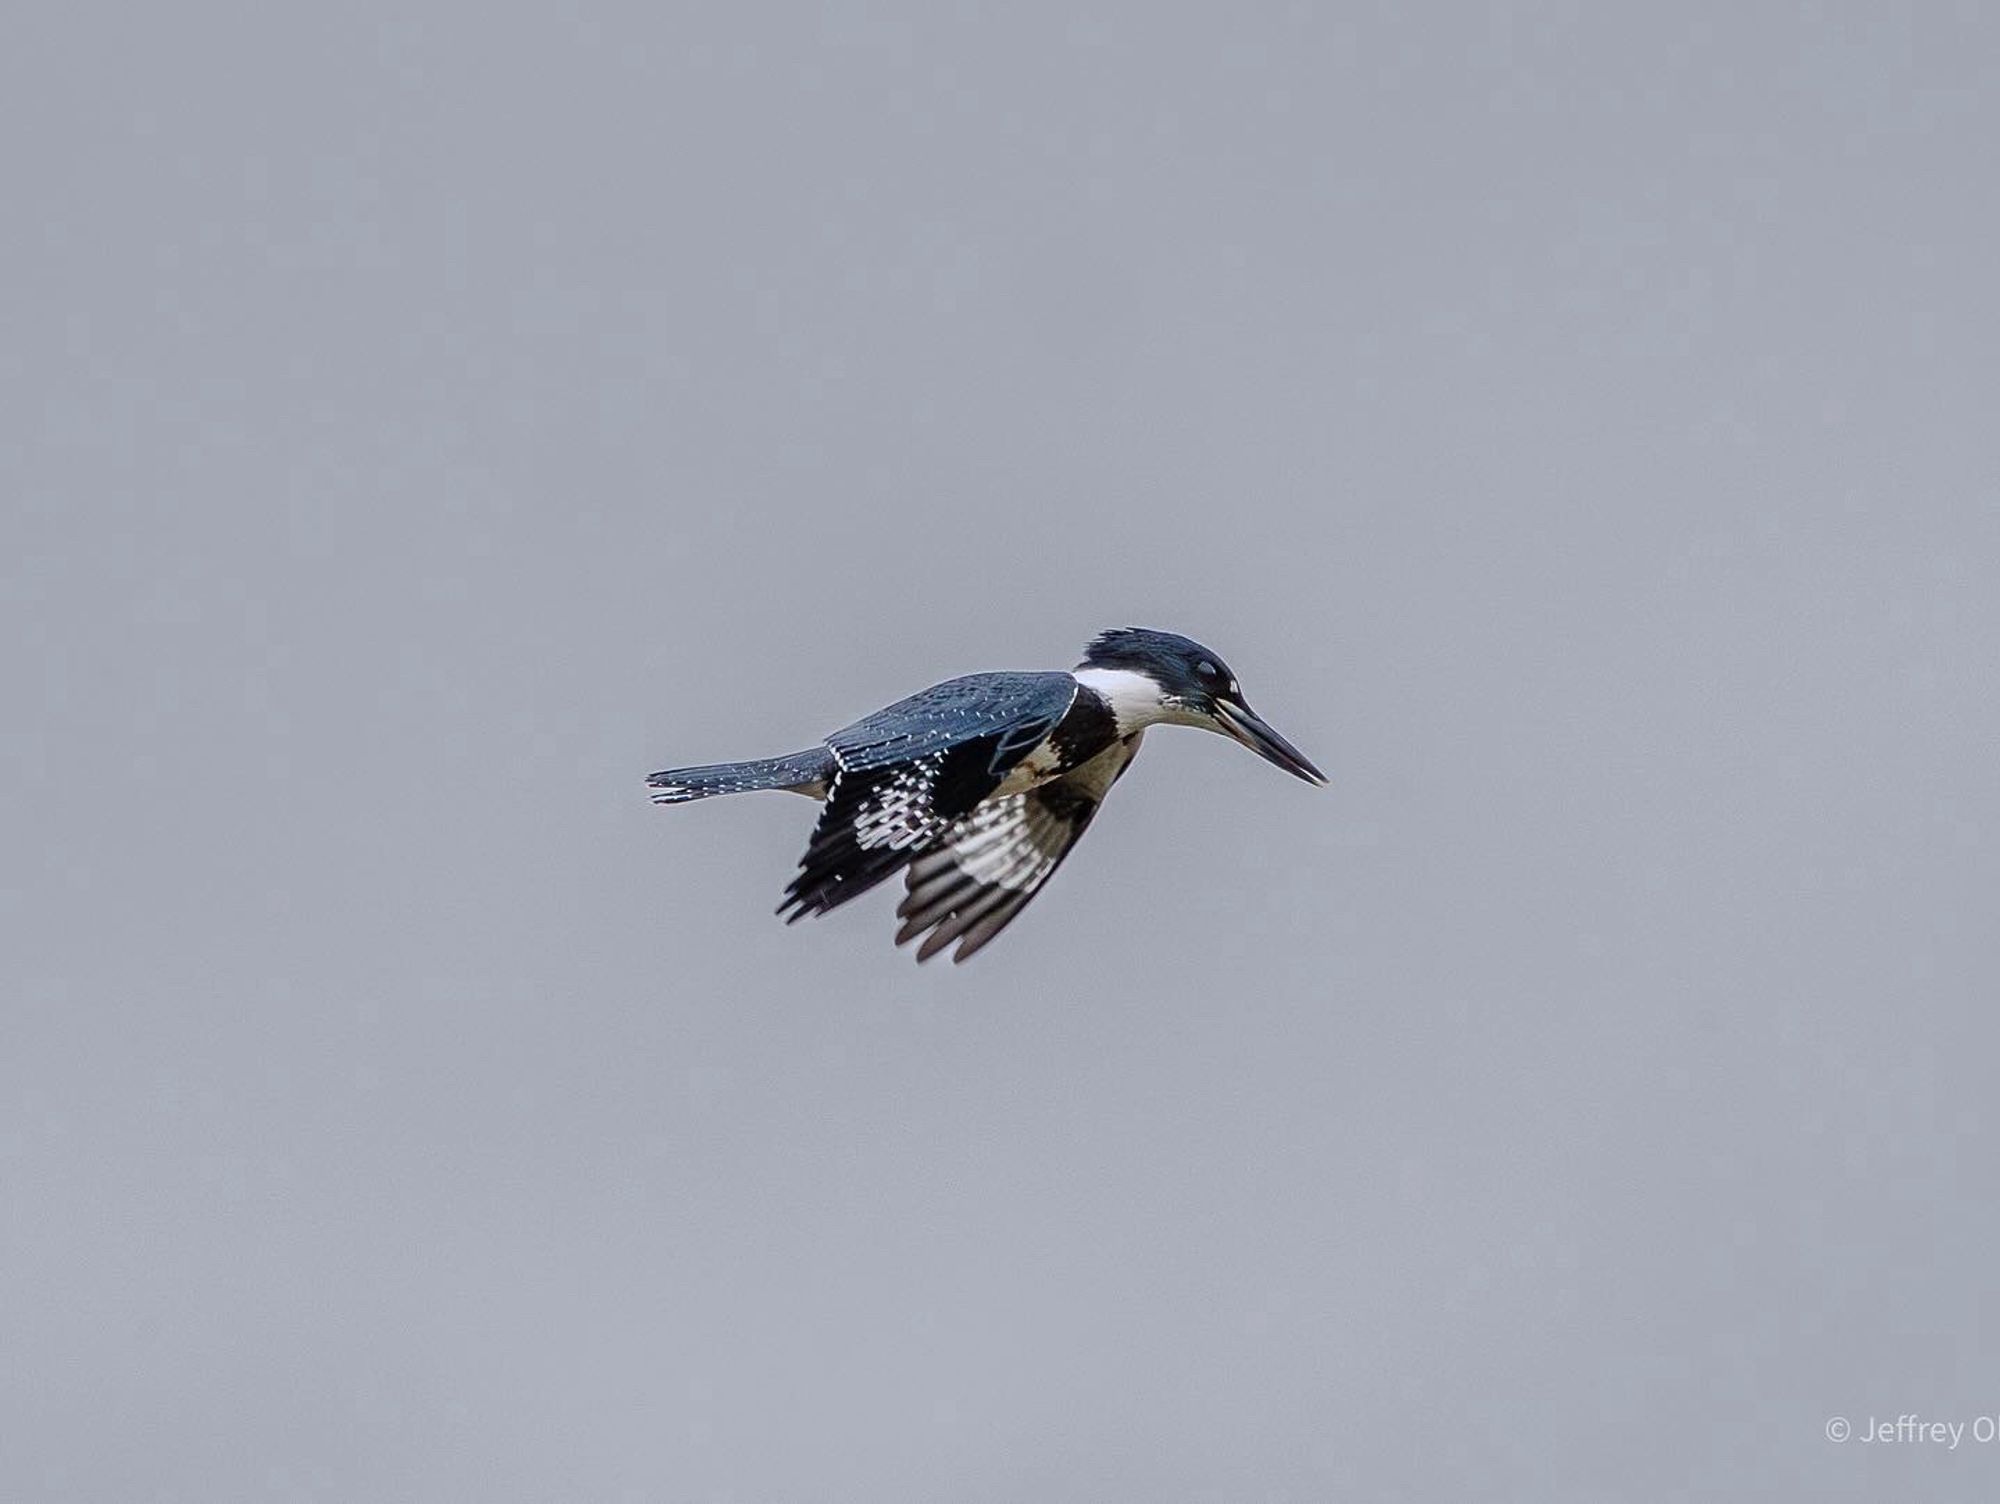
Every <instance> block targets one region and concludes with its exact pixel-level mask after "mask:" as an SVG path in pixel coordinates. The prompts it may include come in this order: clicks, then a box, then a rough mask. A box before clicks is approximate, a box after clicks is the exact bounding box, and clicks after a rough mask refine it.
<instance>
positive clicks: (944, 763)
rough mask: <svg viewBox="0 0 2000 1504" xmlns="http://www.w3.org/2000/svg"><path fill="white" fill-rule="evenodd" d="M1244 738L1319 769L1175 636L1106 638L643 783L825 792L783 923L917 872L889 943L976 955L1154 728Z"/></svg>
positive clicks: (674, 800)
mask: <svg viewBox="0 0 2000 1504" xmlns="http://www.w3.org/2000/svg"><path fill="white" fill-rule="evenodd" d="M1162 723H1165V724H1167V725H1176V726H1200V727H1202V728H1204V729H1206V730H1209V731H1218V732H1221V733H1223V734H1224V735H1227V736H1232V737H1234V738H1235V739H1236V740H1237V741H1239V742H1241V743H1243V745H1244V746H1246V747H1248V748H1249V749H1250V750H1251V751H1253V752H1255V753H1257V754H1258V756H1260V757H1262V758H1264V759H1266V760H1267V761H1269V762H1273V763H1275V764H1277V765H1278V766H1279V767H1281V768H1283V769H1284V770H1285V771H1286V772H1287V773H1291V774H1294V775H1295V776H1297V777H1299V778H1303V779H1305V780H1306V781H1307V782H1308V783H1317V784H1323V783H1325V782H1326V775H1325V774H1324V773H1322V772H1320V770H1319V769H1318V768H1316V767H1314V766H1313V765H1312V764H1311V763H1310V762H1308V761H1307V760H1306V757H1305V754H1304V753H1302V752H1300V751H1299V750H1298V748H1296V747H1294V746H1293V745H1292V744H1291V743H1290V742H1288V741H1286V740H1285V739H1284V738H1283V737H1282V736H1280V735H1278V733H1277V732H1276V731H1274V730H1272V729H1271V727H1270V726H1268V725H1266V724H1265V723H1264V721H1263V719H1262V718H1261V717H1259V716H1258V715H1257V714H1256V712H1255V711H1253V710H1251V708H1250V707H1249V705H1248V704H1247V703H1246V702H1245V701H1244V699H1243V694H1242V691H1241V690H1240V689H1239V688H1238V687H1237V683H1236V675H1235V674H1233V673H1231V672H1230V670H1229V666H1228V665H1227V664H1225V663H1224V662H1223V661H1222V659H1221V658H1219V657H1217V656H1216V655H1215V654H1214V653H1212V652H1210V651H1209V650H1208V649H1207V648H1205V647H1203V646H1202V645H1201V644H1200V643H1198V642H1192V641H1190V640H1189V639H1187V638H1185V637H1180V636H1177V635H1176V634H1174V633H1172V632H1154V631H1149V630H1147V629H1145V628H1143V627H1125V628H1122V629H1120V630H1117V631H1112V632H1105V633H1102V634H1101V635H1099V636H1098V637H1096V638H1095V639H1093V640H1092V642H1091V643H1090V645H1089V646H1088V647H1086V648H1085V649H1084V651H1083V662H1081V663H1080V664H1078V665H1077V666H1076V669H1075V670H1074V671H1073V672H1071V673H1060V672H1054V673H1000V674H971V675H968V676H967V677H965V678H963V679H947V680H946V681H945V682H944V683H942V684H934V685H932V686H931V687H930V688H929V689H925V690H919V691H918V692H917V693H916V694H913V695H911V696H910V697H909V698H908V699H906V700H898V701H897V702H896V703H895V704H894V705H891V706H889V707H888V708H887V709H886V710H878V711H876V712H875V713H874V714H873V715H871V716H867V717H865V718H864V719H862V720H859V721H856V722H855V723H854V724H853V725H852V726H849V727H847V728H846V729H845V730H841V731H836V732H834V733H833V734H832V735H831V736H829V737H827V738H826V740H825V741H823V742H821V743H820V745H818V746H816V747H813V748H810V749H808V750H807V751H804V752H794V753H792V754H790V755H789V756H786V757H770V758H763V759H761V760H758V761H754V762H725V763H717V764H715V765H713V766H710V767H700V768H670V769H668V770H667V771H666V772H664V773H655V774H653V776H652V777H650V778H649V779H647V780H646V782H647V784H648V786H649V787H651V788H652V789H653V790H654V793H653V800H654V802H655V803H658V804H684V803H686V802H688V801H689V800H692V799H706V798H708V797H710V796H711V795H714V794H740V793H745V792H747V791H749V790H752V789H785V790H789V791H790V792H792V793H795V794H805V795H807V796H809V797H811V798H814V799H823V800H825V801H826V809H825V811H824V813H822V814H821V816H820V820H819V825H818V827H817V828H816V829H815V830H814V831H813V836H812V840H811V841H810V842H809V843H808V844H807V846H806V851H805V855H804V856H803V857H802V858H801V859H800V861H799V873H798V876H797V877H795V878H793V879H792V882H791V885H790V886H789V887H788V888H786V889H785V901H784V902H783V903H782V904H780V905H779V906H778V913H779V914H781V915H783V916H784V918H785V922H786V923H787V924H790V923H793V922H795V921H797V920H798V919H800V918H802V917H804V916H805V915H807V914H824V913H825V912H826V911H827V910H829V909H833V908H838V907H839V906H840V905H841V904H844V903H846V902H847V901H848V900H849V899H851V898H855V897H858V896H859V895H861V894H863V893H865V892H867V891H868V890H869V889H870V888H872V887H874V886H875V885H876V884H877V883H879V882H881V881H883V879H885V878H888V877H891V876H893V875H894V874H896V873H897V872H906V876H905V878H904V883H905V887H906V890H907V891H906V892H905V894H904V897H903V901H902V904H901V906H900V907H899V908H898V909H897V910H896V917H897V918H899V919H901V920H902V921H903V925H902V928H901V929H900V930H898V931H897V932H896V943H897V944H898V945H903V944H906V943H908V942H909V941H911V940H914V939H915V938H916V937H917V936H919V935H925V932H926V931H929V933H928V934H927V935H925V938H924V942H923V944H922V945H920V946H918V947H917V959H918V960H919V961H928V960H929V959H930V958H931V957H932V956H934V955H936V954H937V953H938V952H939V951H940V950H942V949H944V948H945V947H946V946H948V945H950V944H951V943H952V942H953V941H954V940H956V941H957V942H958V950H957V952H956V953H955V954H954V955H953V957H952V959H953V960H954V961H963V960H966V959H967V958H968V957H970V956H971V955H973V954H974V953H975V952H976V951H978V950H979V949H980V948H981V947H983V946H984V945H985V944H986V943H987V942H988V941H990V940H991V939H992V938H993V937H994V936H995V935H997V934H999V933H1000V932H1001V931H1002V930H1003V929H1005V928H1006V927H1007V926H1008V924H1010V923H1011V922H1012V921H1013V919H1014V916H1015V915H1017V914H1019V913H1020V912H1021V910H1022V909H1023V908H1024V907H1026V905H1027V903H1028V900H1029V899H1031V898H1033V897H1034V896H1035V894H1036V893H1037V892H1039V891H1040V889H1041V886H1042V884H1043V883H1045V882H1047V881H1048V880H1049V874H1051V873H1052V872H1054V871H1055V870H1056V868H1057V867H1058V866H1059V865H1061V863H1062V859H1063V858H1064V857H1065V856H1067V855H1068V854H1069V849H1070V847H1072V846H1074V845H1075V844H1076V842H1077V840H1078V838H1079V837H1080V836H1082V834H1083V832H1084V831H1085V829H1086V828H1088V826H1089V825H1090V820H1091V816H1093V815H1095V814H1096V813H1097V806H1098V805H1099V804H1101V803H1103V801H1104V796H1105V794H1106V793H1107V792H1108V791H1109V790H1110V788H1111V785H1112V784H1113V783H1115V782H1117V781H1118V778H1119V776H1120V775H1121V774H1123V773H1124V771H1125V768H1126V766H1127V764H1129V763H1130V762H1131V761H1132V758H1133V755H1134V754H1135V753H1136V752H1137V751H1138V750H1139V741H1140V738H1142V737H1143V736H1144V735H1145V734H1146V728H1147V727H1148V726H1155V725H1160V724H1162Z"/></svg>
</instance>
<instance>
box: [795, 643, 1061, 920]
mask: <svg viewBox="0 0 2000 1504" xmlns="http://www.w3.org/2000/svg"><path fill="white" fill-rule="evenodd" d="M1075 695H1076V681H1075V680H1074V679H1072V678H1071V677H1070V676H1069V675H1068V674H980V675H975V676H974V677H972V678H969V679H953V680H950V681H948V682H947V683H944V684H938V685H934V686H932V687H931V688H930V689H927V690H924V691H923V692H921V693H920V694H915V695H912V696H910V697H909V698H908V699H907V700H902V701H899V702H898V703H897V704H894V705H891V706H890V707H888V709H886V710H880V711H877V712H876V713H875V714H874V715H872V716H869V717H868V718H867V719H865V720H861V721H857V722H855V724H854V725H852V726H849V727H847V728H846V729H844V730H841V731H836V732H835V733H834V734H833V735H832V736H829V737H828V738H827V739H826V742H827V746H828V747H830V748H831V749H832V751H833V756H834V765H835V772H834V775H833V781H832V784H831V786H830V787H829V789H828V791H827V801H826V810H825V812H824V813H822V814H821V816H820V820H819V825H818V826H817V827H816V828H815V829H814V831H813V837H812V840H811V841H810V842H809V843H808V844H807V846H806V851H805V855H804V856H803V857H801V858H800V859H799V872H798V876H796V877H794V878H793V879H792V882H791V885H790V886H789V887H787V888H786V889H785V901H784V902H783V903H782V904H781V905H779V908H778V912H779V913H780V914H781V915H783V916H784V917H785V920H786V922H787V923H790V922H791V921H793V920H796V919H799V918H801V917H803V916H804V915H807V914H824V913H825V912H826V911H827V910H828V909H832V908H837V907H838V906H839V905H841V904H843V903H846V902H847V901H848V900H849V899H850V898H854V897H856V896H858V895H859V894H862V893H865V892H867V891H868V889H870V888H872V887H874V886H875V884H877V883H879V882H881V881H882V880H883V879H884V878H886V877H890V876H892V875H894V874H895V873H896V872H897V871H899V870H900V869H901V868H902V867H903V866H904V865H906V864H907V863H908V862H909V861H910V860H911V858H913V857H914V856H915V855H916V854H917V853H918V852H919V851H921V850H923V849H924V848H925V847H927V846H929V845H931V844H932V843H934V842H935V841H936V840H938V839H939V838H940V837H941V836H943V835H944V833H945V832H946V831H947V830H949V829H950V827H951V824H952V822H953V821H955V820H957V819H958V818H959V817H960V816H962V815H964V814H966V813H968V812H969V811H970V810H972V809H973V808H974V807H975V806H977V805H978V803H979V801H980V800H982V799H984V798H985V797H986V796H987V795H989V794H991V793H992V792H993V791H994V789H996V788H998V787H999V786H1000V782H1001V780H1002V779H1003V778H1005V777H1006V776H1007V772H1008V770H1009V769H1010V768H1012V767H1013V766H1014V764H1016V763H1017V762H1019V761H1020V760H1021V759H1022V758H1023V757H1025V756H1026V755H1027V754H1028V753H1029V752H1031V751H1032V750H1033V749H1034V748H1035V747H1036V746H1038V745H1039V744H1040V743H1041V742H1042V740H1043V739H1044V738H1045V737H1047V736H1048V734H1049V732H1051V731H1052V730H1054V729H1055V727H1056V724H1057V723H1058V722H1060V721H1061V720H1062V718H1063V714H1064V712H1066V711H1067V710H1068V709H1069V706H1070V701H1071V700H1072V699H1073V698H1074V697H1075Z"/></svg>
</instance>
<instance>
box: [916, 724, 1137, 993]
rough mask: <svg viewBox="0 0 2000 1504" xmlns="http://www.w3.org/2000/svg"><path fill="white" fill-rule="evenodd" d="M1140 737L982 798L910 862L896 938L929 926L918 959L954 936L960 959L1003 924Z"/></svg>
mask: <svg viewBox="0 0 2000 1504" xmlns="http://www.w3.org/2000/svg"><path fill="white" fill-rule="evenodd" d="M1138 742H1139V738H1138V736H1136V735H1134V736H1132V737H1129V738H1127V739H1126V740H1124V741H1122V742H1118V743H1114V744H1113V745H1112V746H1110V747H1108V748H1106V749H1105V750H1104V751H1103V752H1101V753H1099V754H1098V755H1097V756H1096V757H1094V758H1092V759H1091V760H1090V761H1089V762H1087V763H1084V764H1082V765H1080V766H1079V767H1076V768H1072V769H1071V770H1070V771H1069V772H1068V773H1066V774H1064V775H1063V776H1062V777H1060V778H1052V779H1050V780H1049V781H1048V782H1047V783H1043V784H1038V785H1037V786H1036V787H1034V788H1032V789H1029V790H1028V791H1027V792H1025V793H1020V794H1008V795H1005V796H1004V797H1001V798H997V799H988V800H987V801H986V802H985V803H983V804H981V805H980V806H979V807H978V808H977V809H975V810H973V811H972V812H971V813H970V814H968V815H966V816H964V817H963V818H961V819H959V820H957V821H956V822H954V823H953V824H952V826H951V828H950V829H949V830H948V831H947V832H945V834H944V836H943V837H942V839H940V840H939V841H938V843H937V844H936V845H935V846H933V847H932V848H931V849H930V850H927V851H925V852H924V853H923V854H922V855H920V856H918V857H917V858H916V860H915V861H913V862H912V863H911V864H910V869H909V872H908V873H907V874H906V876H905V878H904V882H905V885H906V886H907V888H908V892H907V893H906V894H905V896H904V898H903V902H902V904H901V906H900V907H899V908H897V910H896V917H897V918H899V919H901V920H902V921H903V927H902V928H901V929H900V930H898V931H897V932H896V943H897V944H898V945H905V944H907V943H909V942H910V941H911V940H914V939H916V938H917V936H919V935H922V934H923V933H924V931H925V930H929V931H930V934H929V935H927V936H925V939H924V942H923V944H922V945H920V946H918V947H917V959H918V960H919V961H928V960H929V959H930V958H931V957H932V956H934V955H936V954H937V953H938V952H939V951H941V950H943V949H944V948H945V947H946V946H948V945H950V944H951V943H952V941H954V940H956V941H958V942H959V945H958V950H957V952H956V953H955V954H954V955H953V956H952V960H953V961H954V962H958V961H963V960H966V959H967V958H968V957H970V956H972V955H973V954H975V953H976V952H977V951H978V950H979V949H980V948H981V947H982V946H984V945H985V944H986V943H987V942H988V941H989V940H991V939H992V938H993V937H994V936H995V935H997V934H999V933H1000V932H1001V931H1002V930H1004V929H1005V928H1007V926H1008V925H1009V924H1011V923H1013V920H1014V916H1015V915H1017V914H1019V913H1020V912H1021V910H1022V909H1024V908H1026V907H1027V906H1028V900H1029V899H1031V898H1033V897H1034V896H1035V895H1036V894H1037V893H1039V892H1040V891H1041V888H1042V884H1044V883H1045V882H1047V881H1048V880H1049V877H1050V875H1051V874H1052V873H1053V872H1054V871H1055V870H1056V868H1057V867H1059V866H1061V865H1062V860H1063V858H1064V857H1066V856H1068V855H1069V851H1070V848H1071V847H1072V846H1074V845H1075V844H1076V843H1077V841H1078V840H1079V839H1081V838H1082V836H1083V833H1084V831H1085V830H1087V829H1088V828H1089V826H1090V821H1091V817H1092V816H1093V815H1095V814H1096V813H1097V808H1098V806H1099V805H1100V804H1101V803H1103V801H1104V796H1105V794H1106V793H1107V792H1108V791H1109V790H1110V787H1111V785H1112V784H1113V783H1114V782H1115V781H1116V780H1117V778H1118V775H1119V774H1121V773H1123V772H1124V771H1125V765H1126V764H1127V763H1129V762H1130V761H1131V760H1132V755H1133V753H1134V752H1135V751H1137V749H1138Z"/></svg>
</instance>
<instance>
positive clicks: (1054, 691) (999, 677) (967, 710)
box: [826, 673, 1076, 772]
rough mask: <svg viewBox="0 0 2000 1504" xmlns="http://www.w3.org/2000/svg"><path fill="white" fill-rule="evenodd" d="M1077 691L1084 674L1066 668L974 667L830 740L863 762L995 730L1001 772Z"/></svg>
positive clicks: (903, 756) (872, 764)
mask: <svg viewBox="0 0 2000 1504" xmlns="http://www.w3.org/2000/svg"><path fill="white" fill-rule="evenodd" d="M1075 695H1076V680H1075V679H1073V678H1071V677H1070V676H1069V675H1068V674H1064V673H997V674H968V675H966V676H965V677H964V678H962V679H947V680H945V682H944V683H942V684H933V685H932V686H931V687H930V688H929V689H921V690H918V691H917V692H916V693H915V694H913V695H911V696H910V697H909V698H908V699H904V700H898V701H897V702H896V703H895V704H893V705H890V706H887V707H885V708H884V709H881V710H878V711H876V712H875V713H874V714H873V715H870V716H864V717H863V718H862V719H860V720H858V721H856V722H855V723H854V724H853V725H852V726H847V727H844V728H843V729H841V730H839V731H836V732H834V733H833V734H832V735H831V736H829V737H828V738H827V739H826V744H827V745H828V746H829V747H831V748H833V752H834V756H835V757H837V758H838V759H839V761H840V764H841V766H842V767H843V768H848V769H854V770H859V769H865V768H879V767H886V766H889V765H890V764H892V763H900V762H908V761H910V760H912V759H914V758H918V757H924V756H926V755H928V754H930V753H933V752H942V751H944V750H945V749H947V748H949V747H955V746H958V745H960V744H961V743H964V742H968V741H971V740H973V739H975V738H979V737H991V738H995V739H996V745H995V747H994V753H993V761H992V768H993V770H994V771H995V772H999V771H1002V770H1004V769H1005V768H1008V767H1011V766H1012V765H1013V764H1014V763H1015V762H1017V761H1018V760H1019V759H1020V758H1021V757H1023V756H1024V755H1026V754H1027V753H1028V752H1029V751H1030V750H1031V749H1032V748H1033V747H1034V746H1035V745H1036V743H1038V742H1040V741H1041V739H1042V738H1043V737H1045V736H1047V735H1048V733H1049V731H1050V730H1051V729H1052V728H1053V727H1054V726H1055V724H1056V723H1057V722H1058V721H1060V720H1061V719H1062V718H1063V713H1064V712H1065V711H1067V710H1068V709H1069V706H1070V701H1071V700H1072V699H1073V698H1074V697H1075Z"/></svg>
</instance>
